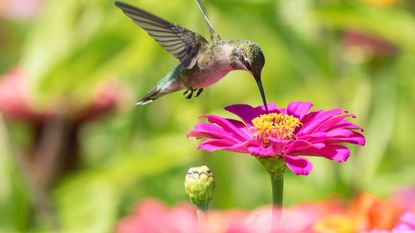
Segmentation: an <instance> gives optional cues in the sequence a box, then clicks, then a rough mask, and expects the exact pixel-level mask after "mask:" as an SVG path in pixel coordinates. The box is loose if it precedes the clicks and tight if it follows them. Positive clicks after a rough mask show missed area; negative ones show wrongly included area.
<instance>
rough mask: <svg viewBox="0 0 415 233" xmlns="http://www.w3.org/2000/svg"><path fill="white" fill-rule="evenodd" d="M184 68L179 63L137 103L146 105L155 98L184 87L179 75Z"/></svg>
mask: <svg viewBox="0 0 415 233" xmlns="http://www.w3.org/2000/svg"><path fill="white" fill-rule="evenodd" d="M181 69H182V66H181V65H177V66H176V67H175V68H174V69H173V70H172V71H170V72H169V73H168V74H167V75H166V76H164V77H163V78H162V79H161V80H160V81H159V82H158V83H157V84H156V85H155V86H154V87H153V89H151V91H149V92H148V93H147V94H146V95H145V96H144V97H143V98H142V99H140V100H139V101H138V102H137V105H145V104H148V103H151V102H153V101H154V100H156V99H158V98H160V97H162V96H163V95H167V94H169V93H172V92H175V91H179V90H181V89H183V86H182V84H181V82H180V79H179V75H180V71H181Z"/></svg>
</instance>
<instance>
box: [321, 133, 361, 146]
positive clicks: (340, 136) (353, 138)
mask: <svg viewBox="0 0 415 233" xmlns="http://www.w3.org/2000/svg"><path fill="white" fill-rule="evenodd" d="M327 137H328V138H330V141H331V142H347V143H351V144H356V145H359V146H364V145H365V137H364V136H363V135H362V134H360V133H358V132H354V131H351V130H348V129H334V130H331V131H329V132H327Z"/></svg>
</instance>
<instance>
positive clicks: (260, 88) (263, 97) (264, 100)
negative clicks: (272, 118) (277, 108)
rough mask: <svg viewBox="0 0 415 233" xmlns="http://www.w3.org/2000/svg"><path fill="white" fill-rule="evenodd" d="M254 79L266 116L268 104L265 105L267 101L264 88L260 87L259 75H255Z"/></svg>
mask: <svg viewBox="0 0 415 233" xmlns="http://www.w3.org/2000/svg"><path fill="white" fill-rule="evenodd" d="M254 78H255V81H256V83H257V84H258V88H259V92H260V93H261V98H262V102H264V107H265V111H266V112H267V114H268V104H267V99H266V98H265V92H264V88H263V87H262V82H261V75H255V76H254Z"/></svg>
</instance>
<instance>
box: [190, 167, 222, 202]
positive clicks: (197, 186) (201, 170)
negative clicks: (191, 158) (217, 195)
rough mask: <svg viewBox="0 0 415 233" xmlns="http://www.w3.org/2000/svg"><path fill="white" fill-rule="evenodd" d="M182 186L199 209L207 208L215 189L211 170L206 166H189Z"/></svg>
mask: <svg viewBox="0 0 415 233" xmlns="http://www.w3.org/2000/svg"><path fill="white" fill-rule="evenodd" d="M184 188H185V190H186V193H187V195H188V196H189V198H190V201H191V202H192V203H193V204H195V205H196V206H197V207H198V208H199V209H202V210H207V209H208V207H209V203H210V201H211V200H212V199H213V192H214V189H215V179H214V178H213V174H212V171H211V170H210V169H209V168H208V167H206V166H201V167H192V168H190V169H189V171H188V172H187V175H186V179H185V181H184Z"/></svg>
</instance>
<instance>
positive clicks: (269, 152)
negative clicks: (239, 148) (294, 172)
mask: <svg viewBox="0 0 415 233" xmlns="http://www.w3.org/2000/svg"><path fill="white" fill-rule="evenodd" d="M248 151H249V153H250V154H252V155H256V156H264V157H267V156H274V155H275V154H274V149H273V148H272V147H271V146H269V147H266V148H265V147H262V146H260V145H258V146H254V145H251V146H248Z"/></svg>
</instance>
